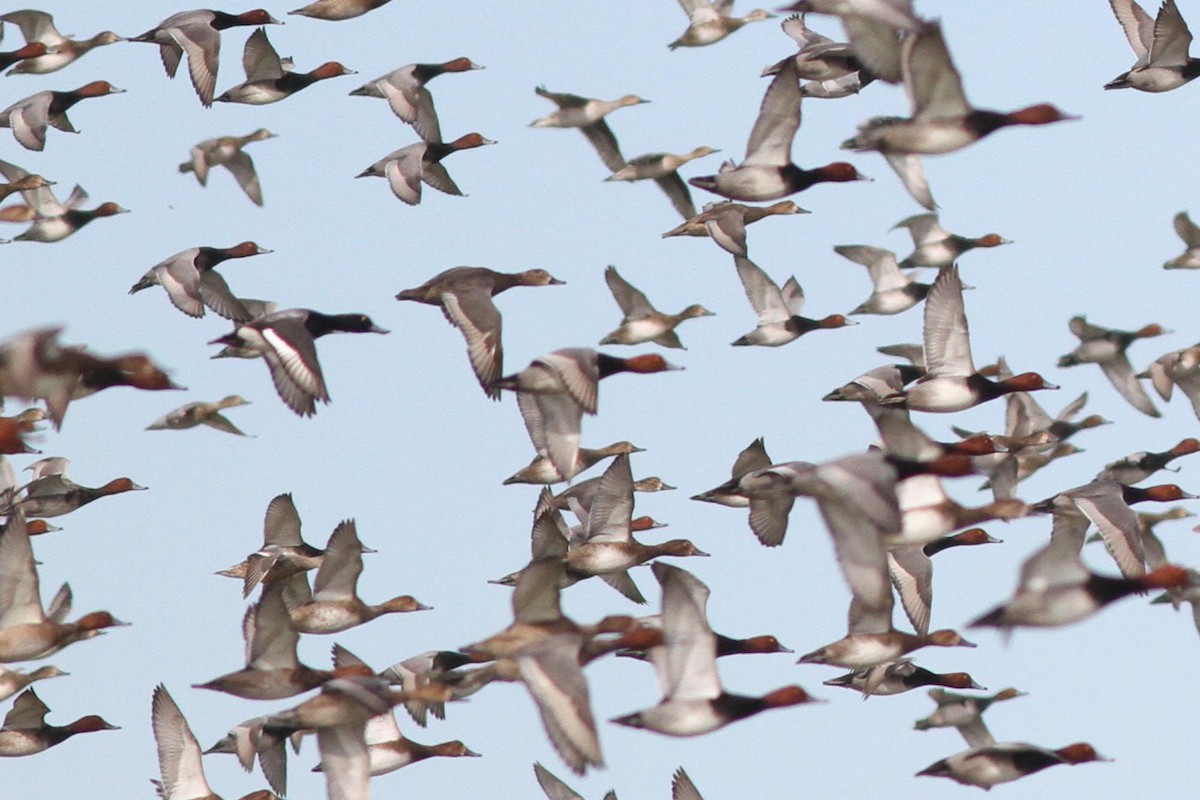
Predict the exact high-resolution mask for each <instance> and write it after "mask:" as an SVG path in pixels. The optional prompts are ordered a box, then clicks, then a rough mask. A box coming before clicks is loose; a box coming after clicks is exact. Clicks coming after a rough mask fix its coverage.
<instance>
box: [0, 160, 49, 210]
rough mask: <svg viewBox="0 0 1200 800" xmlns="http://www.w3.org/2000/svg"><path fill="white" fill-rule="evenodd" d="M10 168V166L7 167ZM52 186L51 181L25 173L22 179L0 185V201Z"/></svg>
mask: <svg viewBox="0 0 1200 800" xmlns="http://www.w3.org/2000/svg"><path fill="white" fill-rule="evenodd" d="M9 166H10V167H11V166H12V165H11V164H10V165H9ZM51 185H53V182H52V181H48V180H46V179H45V178H43V177H42V176H41V175H30V174H29V173H26V174H25V176H24V177H22V178H17V179H16V180H14V181H12V182H11V183H0V200H3V199H4V198H6V197H8V196H9V195H10V194H15V193H17V192H23V191H27V190H31V189H40V188H41V187H43V186H51ZM5 221H6V222H15V221H17V220H5Z"/></svg>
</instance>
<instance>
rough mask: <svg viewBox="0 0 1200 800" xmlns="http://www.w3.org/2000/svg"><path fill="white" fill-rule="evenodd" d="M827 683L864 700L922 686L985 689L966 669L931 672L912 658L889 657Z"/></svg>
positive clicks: (826, 682) (825, 682)
mask: <svg viewBox="0 0 1200 800" xmlns="http://www.w3.org/2000/svg"><path fill="white" fill-rule="evenodd" d="M823 683H824V685H826V686H841V687H844V688H846V689H853V690H854V691H856V692H860V693H861V694H862V697H863V700H866V699H867V698H868V697H870V696H872V695H879V696H880V697H888V696H890V695H894V694H903V693H904V692H908V691H911V690H913V689H918V688H920V687H922V686H949V687H950V688H952V689H983V688H985V687H983V686H980V685H979V684H978V683H976V682H975V679H974V678H972V677H971V676H970V675H969V674H967V673H966V672H946V673H938V672H931V671H930V670H927V669H925V668H924V667H918V666H917V665H916V664H914V663H913V662H912V659H908V658H902V659H900V660H898V661H886V662H884V663H882V664H876V665H875V666H873V667H868V668H866V669H860V670H855V671H854V672H848V673H846V674H845V675H839V676H838V677H836V678H830V679H829V680H827V681H823Z"/></svg>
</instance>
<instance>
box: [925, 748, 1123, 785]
mask: <svg viewBox="0 0 1200 800" xmlns="http://www.w3.org/2000/svg"><path fill="white" fill-rule="evenodd" d="M1109 760H1110V759H1107V758H1105V757H1104V756H1101V755H1100V754H1099V753H1097V752H1096V750H1095V748H1093V747H1092V746H1091V745H1090V744H1087V743H1086V742H1078V743H1076V744H1070V745H1067V746H1066V747H1061V748H1059V749H1057V750H1048V749H1046V748H1044V747H1038V746H1037V745H1032V744H1026V743H1024V742H998V743H992V744H987V745H981V746H978V747H971V748H970V749H968V750H963V751H962V752H960V753H955V754H954V755H952V756H950V757H949V758H943V759H942V760H941V761H937V762H935V763H933V764H930V765H929V766H928V767H926V768H925V769H923V770H921V771H920V772H918V773H917V775H918V776H921V775H928V776H931V777H935V778H950V779H951V780H954V781H957V782H958V783H961V784H963V785H964V786H978V787H979V788H981V789H991V788H992V787H993V786H995V785H997V784H1000V783H1008V782H1009V781H1015V780H1018V779H1019V778H1024V777H1025V776H1026V775H1032V774H1033V773H1035V772H1041V771H1042V770H1044V769H1046V767H1053V766H1054V765H1056V764H1083V763H1086V762H1089V761H1109Z"/></svg>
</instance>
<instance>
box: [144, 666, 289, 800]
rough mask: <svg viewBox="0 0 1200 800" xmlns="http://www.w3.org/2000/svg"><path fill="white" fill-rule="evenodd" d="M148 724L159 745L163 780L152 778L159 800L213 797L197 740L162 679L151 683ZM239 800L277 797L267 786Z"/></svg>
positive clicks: (159, 762)
mask: <svg viewBox="0 0 1200 800" xmlns="http://www.w3.org/2000/svg"><path fill="white" fill-rule="evenodd" d="M150 724H151V727H153V729H154V743H155V745H156V746H157V748H158V767H159V774H160V776H161V778H162V780H157V781H153V783H154V785H155V787H156V788H157V790H158V794H159V797H160V798H162V800H192V798H215V797H216V796H217V795H215V794H213V791H212V789H211V788H210V787H209V785H208V781H207V779H205V777H204V763H203V761H202V760H201V757H200V756H201V753H200V743H199V742H198V741H196V736H195V734H193V733H192V729H191V726H189V725H188V723H187V720H186V719H185V718H184V716H183V712H182V711H180V710H179V706H178V705H176V704H175V699H174V698H173V697H171V693H170V692H168V691H167V687H166V686H164V685H162V684H161V683H160V684H159V685H158V686H156V687H154V695H153V697H152V699H151V703H150ZM241 800H278V798H276V796H275V795H274V794H272V793H271V792H268V791H266V790H261V791H257V792H252V793H251V794H248V795H245V796H243V797H242V798H241Z"/></svg>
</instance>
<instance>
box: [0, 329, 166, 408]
mask: <svg viewBox="0 0 1200 800" xmlns="http://www.w3.org/2000/svg"><path fill="white" fill-rule="evenodd" d="M61 332H62V329H61V328H41V329H37V330H33V331H27V332H25V333H21V334H17V335H16V336H12V337H10V338H8V339H7V340H5V341H3V342H0V395H14V396H17V397H21V398H25V399H34V398H39V399H43V400H45V401H46V409H47V411H48V412H49V415H50V419H51V421H52V422H53V423H54V428H55V430H58V429H59V428H61V427H62V422H63V418H64V417H65V416H66V413H67V406H68V405H69V404H70V402H71V401H72V400H80V399H82V398H84V397H89V396H90V395H93V394H95V393H96V392H99V391H101V390H103V389H108V388H110V387H113V386H131V387H133V388H135V389H145V390H148V391H161V390H165V389H182V388H183V387H181V386H177V385H175V384H174V383H172V382H171V379H170V378H169V377H168V376H167V373H166V372H164V371H163V370H162V369H161V368H160V367H158V366H157V365H156V364H155V363H154V361H153V360H152V359H151V358H150V357H149V356H147V355H146V354H145V353H137V352H134V353H124V354H121V355H117V356H112V357H109V358H105V357H101V356H96V355H93V354H91V353H89V352H87V349H86V348H85V347H83V346H80V345H70V346H65V345H63V344H61V343H60V342H59V340H58V336H59V334H60V333H61Z"/></svg>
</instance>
